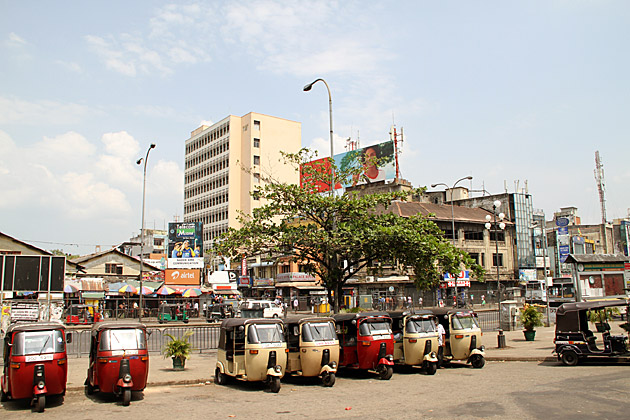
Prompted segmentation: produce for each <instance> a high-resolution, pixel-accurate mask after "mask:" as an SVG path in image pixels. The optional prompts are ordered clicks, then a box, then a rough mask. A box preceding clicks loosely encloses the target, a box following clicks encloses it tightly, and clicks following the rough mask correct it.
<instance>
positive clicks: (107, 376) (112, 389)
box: [85, 321, 149, 406]
mask: <svg viewBox="0 0 630 420" xmlns="http://www.w3.org/2000/svg"><path fill="white" fill-rule="evenodd" d="M91 335H92V337H91V344H90V364H89V367H88V371H87V379H86V380H85V386H86V392H87V393H88V394H92V393H94V391H95V390H96V389H98V390H99V391H101V392H109V393H114V394H115V395H116V396H119V397H120V396H122V403H123V405H124V406H128V405H129V402H130V401H131V391H142V390H144V388H145V387H146V386H147V376H148V374H149V352H148V349H147V329H146V327H145V326H144V324H141V323H139V322H134V321H125V322H120V321H118V322H117V321H108V322H99V323H98V324H94V326H93V327H92V334H91Z"/></svg>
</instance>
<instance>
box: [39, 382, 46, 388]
mask: <svg viewBox="0 0 630 420" xmlns="http://www.w3.org/2000/svg"><path fill="white" fill-rule="evenodd" d="M44 386H46V384H44V381H39V382H37V388H38V389H44Z"/></svg>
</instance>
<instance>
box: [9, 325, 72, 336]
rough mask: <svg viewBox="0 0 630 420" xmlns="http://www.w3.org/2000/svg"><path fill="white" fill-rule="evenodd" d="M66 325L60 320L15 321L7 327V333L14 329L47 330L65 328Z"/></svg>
mask: <svg viewBox="0 0 630 420" xmlns="http://www.w3.org/2000/svg"><path fill="white" fill-rule="evenodd" d="M65 329H66V327H65V326H64V325H63V324H62V323H60V322H16V323H15V324H11V325H10V326H9V328H8V329H7V335H8V334H10V333H12V332H14V331H49V330H65Z"/></svg>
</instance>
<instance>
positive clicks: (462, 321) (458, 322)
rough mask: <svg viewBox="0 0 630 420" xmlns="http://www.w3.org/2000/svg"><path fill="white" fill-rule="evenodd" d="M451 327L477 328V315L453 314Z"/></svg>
mask: <svg viewBox="0 0 630 420" xmlns="http://www.w3.org/2000/svg"><path fill="white" fill-rule="evenodd" d="M452 322H453V329H456V330H466V329H471V328H479V324H478V323H477V316H476V315H473V314H472V313H469V314H454V315H453V317H452Z"/></svg>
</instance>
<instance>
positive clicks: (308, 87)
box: [303, 79, 335, 196]
mask: <svg viewBox="0 0 630 420" xmlns="http://www.w3.org/2000/svg"><path fill="white" fill-rule="evenodd" d="M317 82H322V83H323V84H324V85H326V90H327V91H328V117H329V121H330V195H331V196H334V195H335V171H334V170H333V167H332V161H333V159H334V155H333V118H332V115H333V114H332V96H331V94H330V87H329V86H328V83H326V81H325V80H324V79H316V80H314V81H313V82H311V83H309V84H308V85H306V86H304V88H303V90H304V92H308V91H310V90H311V88H312V87H313V85H314V84H315V83H317Z"/></svg>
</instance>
